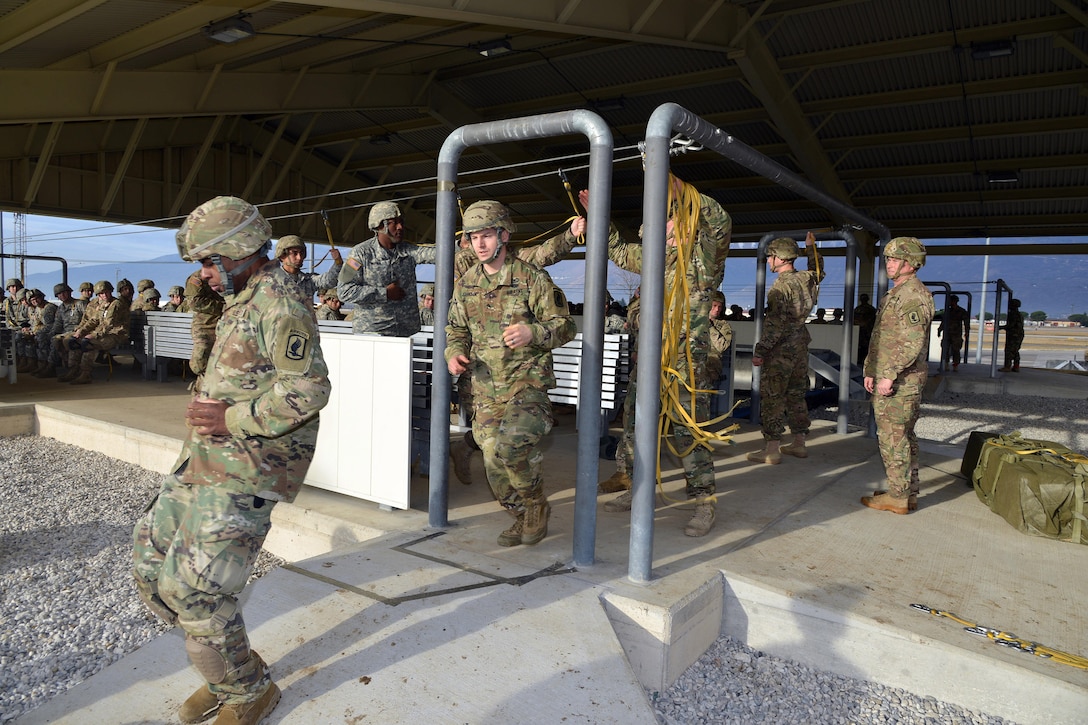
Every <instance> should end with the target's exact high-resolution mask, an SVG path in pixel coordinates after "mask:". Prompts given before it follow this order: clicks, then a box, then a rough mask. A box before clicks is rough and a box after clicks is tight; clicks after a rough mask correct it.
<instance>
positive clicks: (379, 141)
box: [370, 133, 393, 146]
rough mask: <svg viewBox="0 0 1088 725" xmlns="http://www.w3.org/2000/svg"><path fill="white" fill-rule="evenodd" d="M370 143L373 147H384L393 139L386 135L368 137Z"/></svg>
mask: <svg viewBox="0 0 1088 725" xmlns="http://www.w3.org/2000/svg"><path fill="white" fill-rule="evenodd" d="M370 143H372V144H374V145H375V146H385V145H386V144H391V143H393V137H392V136H390V135H389V134H387V133H382V134H378V135H377V136H371V137H370Z"/></svg>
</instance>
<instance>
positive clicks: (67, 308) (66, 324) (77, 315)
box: [50, 297, 87, 336]
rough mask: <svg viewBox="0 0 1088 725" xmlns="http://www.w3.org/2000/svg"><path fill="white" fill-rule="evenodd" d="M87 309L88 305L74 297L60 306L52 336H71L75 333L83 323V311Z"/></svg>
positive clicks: (54, 321)
mask: <svg viewBox="0 0 1088 725" xmlns="http://www.w3.org/2000/svg"><path fill="white" fill-rule="evenodd" d="M86 309H87V303H86V302H84V301H83V300H80V299H76V298H74V297H73V298H72V299H69V300H68V301H67V302H65V303H64V304H62V305H58V306H57V314H56V316H55V317H54V318H53V329H52V330H51V331H50V334H52V335H53V336H56V335H70V334H72V333H73V332H75V331H76V330H77V329H78V328H79V325H80V323H81V322H83V311H84V310H86Z"/></svg>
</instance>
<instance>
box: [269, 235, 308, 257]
mask: <svg viewBox="0 0 1088 725" xmlns="http://www.w3.org/2000/svg"><path fill="white" fill-rule="evenodd" d="M289 249H301V250H302V256H303V257H305V256H306V242H304V241H302V238H301V237H299V236H298V235H297V234H288V235H286V236H283V237H280V239H279V241H278V242H276V251H274V252H273V253H272V256H273V257H275V258H276V259H281V258H283V255H285V254H287V250H289Z"/></svg>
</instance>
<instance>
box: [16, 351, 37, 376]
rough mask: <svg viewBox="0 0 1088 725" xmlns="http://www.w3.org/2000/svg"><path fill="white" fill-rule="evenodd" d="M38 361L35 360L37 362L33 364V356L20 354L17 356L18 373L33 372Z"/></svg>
mask: <svg viewBox="0 0 1088 725" xmlns="http://www.w3.org/2000/svg"><path fill="white" fill-rule="evenodd" d="M36 362H37V361H36V360H35V364H32V363H31V358H28V357H25V356H23V355H19V356H17V357H16V358H15V372H17V373H29V372H33V371H34V369H35V368H37V367H38V366H37V364H36Z"/></svg>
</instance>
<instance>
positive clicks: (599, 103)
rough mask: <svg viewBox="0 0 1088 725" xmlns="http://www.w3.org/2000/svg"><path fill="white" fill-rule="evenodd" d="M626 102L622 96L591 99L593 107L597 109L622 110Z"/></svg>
mask: <svg viewBox="0 0 1088 725" xmlns="http://www.w3.org/2000/svg"><path fill="white" fill-rule="evenodd" d="M625 105H626V103H625V101H624V100H623V96H618V97H617V98H601V99H599V100H596V101H593V108H595V109H596V110H598V111H622V110H623V109H624V107H625Z"/></svg>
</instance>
